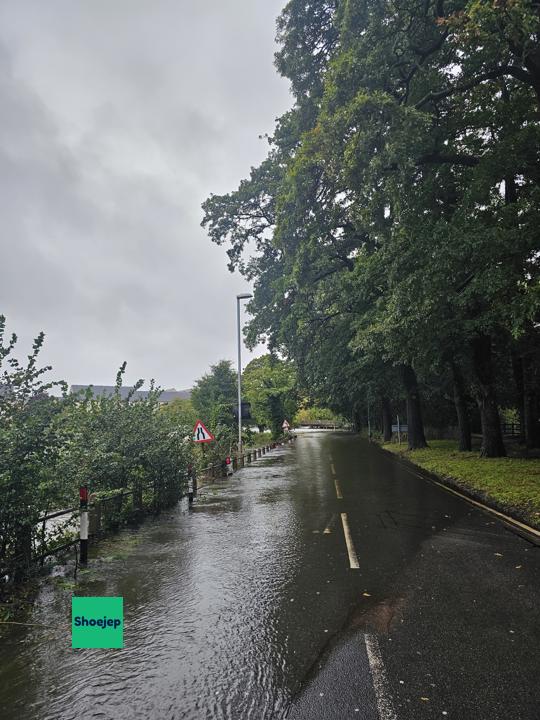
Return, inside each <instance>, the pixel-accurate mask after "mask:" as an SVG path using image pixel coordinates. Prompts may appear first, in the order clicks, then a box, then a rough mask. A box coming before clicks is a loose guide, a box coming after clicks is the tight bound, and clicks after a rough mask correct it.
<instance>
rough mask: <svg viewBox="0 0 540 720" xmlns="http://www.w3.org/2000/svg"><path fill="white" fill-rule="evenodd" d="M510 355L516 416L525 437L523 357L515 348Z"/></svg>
mask: <svg viewBox="0 0 540 720" xmlns="http://www.w3.org/2000/svg"><path fill="white" fill-rule="evenodd" d="M510 355H511V358H512V374H513V375H514V382H515V384H516V394H517V411H518V416H519V422H520V425H521V434H522V435H523V436H524V437H526V435H525V385H524V374H525V370H524V367H523V358H522V357H521V355H520V354H519V353H518V352H517V351H516V350H512V351H511V353H510Z"/></svg>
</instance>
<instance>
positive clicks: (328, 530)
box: [323, 513, 336, 535]
mask: <svg viewBox="0 0 540 720" xmlns="http://www.w3.org/2000/svg"><path fill="white" fill-rule="evenodd" d="M335 521H336V514H335V513H334V514H333V515H332V517H331V518H330V520H329V521H328V522H327V523H326V527H325V528H324V530H323V535H330V533H331V532H332V526H333V525H334V523H335Z"/></svg>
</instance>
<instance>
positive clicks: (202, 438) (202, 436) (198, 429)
mask: <svg viewBox="0 0 540 720" xmlns="http://www.w3.org/2000/svg"><path fill="white" fill-rule="evenodd" d="M212 440H215V437H214V436H213V435H212V433H211V432H210V430H208V428H207V427H206V426H205V424H204V423H203V422H201V420H197V422H196V423H195V427H194V428H193V442H199V443H204V442H212Z"/></svg>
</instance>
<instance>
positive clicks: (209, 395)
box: [191, 360, 238, 432]
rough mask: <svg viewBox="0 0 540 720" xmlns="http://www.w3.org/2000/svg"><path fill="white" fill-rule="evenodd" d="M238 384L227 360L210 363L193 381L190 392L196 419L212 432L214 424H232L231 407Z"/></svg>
mask: <svg viewBox="0 0 540 720" xmlns="http://www.w3.org/2000/svg"><path fill="white" fill-rule="evenodd" d="M237 393H238V386H237V381H236V373H235V372H234V370H233V369H232V363H231V362H230V361H229V360H221V361H220V362H219V363H218V364H217V365H212V367H211V368H210V372H209V373H206V374H205V375H203V376H202V378H200V379H199V380H197V382H196V383H195V387H194V388H193V390H192V393H191V403H192V405H193V408H194V409H195V412H196V413H197V417H198V419H200V420H202V421H203V423H204V424H205V425H206V426H207V427H208V429H209V430H211V431H212V432H214V430H213V428H215V427H216V425H218V424H220V425H226V426H230V427H232V426H233V425H234V417H233V414H232V408H233V407H234V406H235V405H236V404H237V402H238V398H237Z"/></svg>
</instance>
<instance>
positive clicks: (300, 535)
mask: <svg viewBox="0 0 540 720" xmlns="http://www.w3.org/2000/svg"><path fill="white" fill-rule="evenodd" d="M344 515H345V518H344V517H343V516H344ZM346 527H347V529H348V531H349V537H348V538H346V533H345V532H344V529H345V528H346ZM351 550H352V554H351ZM355 557H356V560H357V565H358V567H355V566H354V562H353V560H354V558H355ZM499 561H501V562H499ZM518 565H519V566H520V568H519V570H520V572H519V575H518V574H517V571H516V569H515V568H516V566H518ZM539 571H540V564H539V561H538V550H537V548H535V547H533V546H531V545H530V544H529V543H527V542H526V541H525V540H523V539H521V538H519V537H516V536H515V535H513V534H511V533H509V532H508V531H506V530H505V529H503V528H502V526H501V525H500V524H498V523H496V522H494V521H493V520H492V519H491V518H490V517H489V516H487V515H486V514H484V513H482V512H481V511H479V510H477V509H474V508H472V507H471V506H470V505H468V504H467V503H465V502H463V501H462V500H460V499H459V498H455V497H453V496H451V495H449V494H448V493H445V492H444V491H443V490H441V489H439V488H437V487H436V486H434V485H431V484H429V483H428V482H426V481H425V480H422V479H419V478H417V477H415V476H414V475H413V474H412V473H411V472H410V471H409V470H407V469H406V468H404V467H403V466H402V465H399V464H397V463H396V462H395V461H394V460H393V459H392V458H390V457H388V456H387V455H385V454H383V453H382V452H381V451H380V450H378V449H377V448H375V447H372V446H370V445H369V444H368V443H367V442H365V441H363V440H361V439H359V438H358V437H356V436H353V435H351V434H347V433H339V432H337V433H331V432H309V433H305V434H301V435H300V436H299V438H298V440H297V442H296V443H295V444H293V445H290V446H285V447H282V448H278V449H276V450H274V451H272V452H271V453H270V454H268V455H267V456H265V457H263V458H261V459H259V460H257V461H256V462H254V463H253V464H252V465H251V466H250V467H247V468H245V469H244V470H241V471H240V472H238V473H236V474H235V475H234V476H233V477H232V478H230V479H229V480H228V481H223V482H217V483H215V484H214V485H213V486H207V487H205V488H203V489H202V490H201V492H200V495H199V498H198V500H197V501H196V502H195V504H194V506H193V508H192V509H189V508H188V506H187V504H186V503H181V504H180V505H179V506H178V507H177V508H174V509H173V510H172V511H169V512H168V513H164V514H162V515H161V516H160V517H159V518H157V519H155V520H148V521H147V522H146V523H145V524H143V525H142V526H141V527H140V528H139V529H138V530H137V531H135V532H124V533H121V535H120V536H119V537H118V538H117V539H115V540H113V541H112V542H110V543H103V544H101V545H99V546H98V547H97V548H96V549H95V550H94V554H93V557H91V563H90V566H89V571H88V572H86V573H84V574H82V575H79V577H78V580H77V583H76V585H75V586H74V587H71V586H70V578H69V577H66V578H64V579H58V578H51V579H50V580H48V581H47V582H45V583H44V585H43V589H42V590H41V592H40V595H39V597H38V601H37V603H36V606H35V609H34V611H33V613H32V615H31V616H30V618H28V622H29V623H34V624H35V626H32V627H17V628H13V629H10V630H9V631H7V632H4V635H3V636H2V646H1V661H0V704H1V707H2V712H1V713H0V716H1V717H2V719H3V720H12V719H15V718H17V719H18V720H25V719H26V718H28V719H29V720H30V719H32V720H34V719H35V720H38V719H39V720H49V719H50V720H53V719H55V720H56V719H61V720H68V719H69V720H71V719H73V720H75V718H83V719H86V718H106V719H108V718H111V719H116V718H118V719H119V720H123V719H124V718H125V719H128V718H129V719H130V720H132V719H138V718H141V719H143V718H144V719H146V718H157V719H159V720H161V718H163V719H165V718H167V719H169V720H177V719H179V718H186V719H187V720H199V719H202V718H208V719H210V718H212V719H214V718H215V719H218V720H221V719H223V720H225V719H228V720H233V719H236V718H238V719H242V720H243V719H244V718H246V719H251V718H254V719H255V718H256V719H257V720H266V719H270V718H277V719H280V718H291V720H292V719H293V718H297V719H300V718H310V719H312V720H319V719H320V720H324V719H325V718H339V719H340V720H345V718H348V717H351V718H359V717H360V718H367V719H369V720H372V719H375V718H379V717H380V718H381V720H387V719H389V718H393V717H399V718H409V717H410V718H416V717H441V716H442V714H443V713H447V714H448V715H449V716H453V717H475V718H484V717H485V718H486V719H487V718H490V720H493V719H494V718H495V719H496V718H499V717H501V718H503V717H505V718H506V717H516V718H518V717H519V718H524V719H526V720H529V718H530V719H531V720H533V719H536V720H537V718H538V717H539V715H538V714H536V711H537V707H538V704H537V701H538V691H537V688H536V685H535V683H534V677H535V674H534V668H535V667H536V668H537V667H538V666H539V661H540V655H539V651H538V625H536V629H535V620H537V619H538V617H537V614H536V613H537V605H536V603H535V602H533V600H534V598H535V593H537V592H538V589H539V588H538V582H539V581H538V578H539V576H540V572H539ZM518 586H519V587H518ZM72 593H74V594H76V595H91V596H106V595H110V596H122V597H123V598H124V622H125V632H124V645H125V647H124V649H123V650H72V649H71V634H70V620H71V595H72ZM499 596H500V597H499ZM535 616H536V617H535ZM535 633H536V634H535ZM490 643H492V647H490V651H489V653H486V647H487V646H488V645H489V644H490ZM535 643H536V644H535ZM494 674H496V675H497V679H496V680H494V678H493V675H494ZM509 688H511V697H512V703H513V708H514V710H515V709H516V707H518V708H519V713H517V714H513V715H508V714H505V713H507V710H508V707H507V705H506V704H505V703H507V702H508V690H509ZM425 698H427V700H426V699H425ZM516 698H519V704H518V705H516V702H518V701H517V700H516ZM464 703H465V704H464ZM464 707H466V708H467V712H468V713H469V714H465V715H464V714H461V715H460V714H459V713H462V712H463V709H464ZM385 708H386V709H385ZM533 712H534V713H535V714H533ZM385 713H386V714H385ZM420 713H421V714H420Z"/></svg>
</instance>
